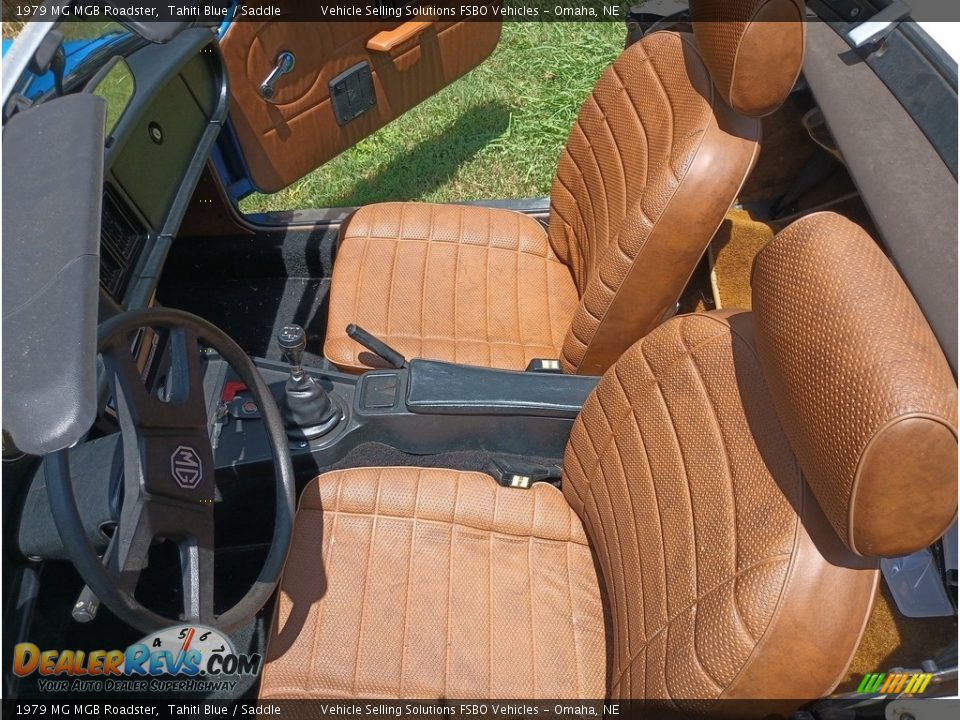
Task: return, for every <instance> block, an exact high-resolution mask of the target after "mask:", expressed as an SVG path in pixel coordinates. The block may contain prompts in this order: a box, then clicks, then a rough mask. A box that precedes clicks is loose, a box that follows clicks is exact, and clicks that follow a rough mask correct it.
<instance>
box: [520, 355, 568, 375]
mask: <svg viewBox="0 0 960 720" xmlns="http://www.w3.org/2000/svg"><path fill="white" fill-rule="evenodd" d="M525 372H535V373H553V374H562V373H563V368H562V367H560V361H559V360H553V359H550V358H534V359H533V360H531V361H530V364H529V365H527V369H526V371H525Z"/></svg>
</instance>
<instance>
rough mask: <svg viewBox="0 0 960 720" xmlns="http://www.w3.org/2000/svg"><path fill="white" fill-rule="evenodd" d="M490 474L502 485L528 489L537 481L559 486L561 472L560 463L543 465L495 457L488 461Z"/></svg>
mask: <svg viewBox="0 0 960 720" xmlns="http://www.w3.org/2000/svg"><path fill="white" fill-rule="evenodd" d="M490 474H491V475H493V478H494V480H496V481H497V483H499V484H500V485H502V486H503V487H509V488H519V489H521V490H529V489H530V488H531V487H532V486H533V484H534V483H538V482H548V483H551V484H553V485H557V486H559V484H560V477H561V476H562V474H563V472H562V470H561V468H560V465H554V466H552V467H545V466H543V465H540V464H537V463H525V462H522V461H516V460H512V459H504V458H495V459H493V460H491V461H490Z"/></svg>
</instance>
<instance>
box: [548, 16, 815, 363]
mask: <svg viewBox="0 0 960 720" xmlns="http://www.w3.org/2000/svg"><path fill="white" fill-rule="evenodd" d="M690 5H691V11H692V13H693V18H694V20H695V22H694V36H690V35H686V34H681V33H675V32H657V33H653V34H651V35H648V36H646V37H644V38H643V39H641V40H640V41H639V42H637V43H635V44H634V45H632V46H630V47H629V48H628V49H627V50H626V51H625V52H624V53H623V54H622V55H621V56H620V57H619V58H617V60H616V61H615V62H614V63H613V65H612V66H611V67H610V68H608V69H607V70H606V72H604V73H603V75H602V76H601V77H600V80H599V81H598V82H597V85H596V87H595V88H594V90H593V92H592V93H591V95H590V96H589V97H588V98H587V100H586V102H585V103H584V105H583V108H582V109H581V111H580V115H579V117H578V118H577V120H576V122H575V123H574V125H573V128H572V130H571V132H570V137H569V139H568V140H567V145H566V147H565V148H564V150H563V153H562V155H561V157H560V161H559V164H558V167H557V175H556V178H555V180H554V183H553V188H552V191H551V207H550V221H549V238H550V245H551V247H552V248H553V251H554V252H555V253H556V255H557V256H558V257H559V258H560V259H561V260H562V261H563V262H565V263H566V264H567V265H568V266H569V268H570V271H571V273H572V275H573V278H574V282H575V283H576V286H577V290H578V292H579V294H580V304H579V307H578V308H577V310H576V313H575V315H574V318H573V320H572V322H571V326H570V329H569V331H568V333H567V337H566V340H565V342H564V345H563V348H562V351H561V354H560V359H561V363H562V365H563V367H564V370H565V371H567V372H579V373H581V374H600V373H602V372H603V371H605V370H606V369H607V368H608V367H609V366H610V365H611V364H612V363H613V362H614V361H615V360H616V359H617V358H618V357H619V356H620V355H621V354H622V353H623V351H624V350H626V349H627V348H628V347H629V346H630V345H631V344H632V343H633V342H634V341H635V340H637V338H640V337H642V336H643V335H645V334H646V333H647V332H649V331H650V330H651V329H652V328H653V327H654V326H655V325H656V324H657V323H658V322H660V321H662V320H663V319H664V317H665V316H666V315H667V314H668V313H669V312H670V311H671V310H672V308H673V307H674V305H675V304H676V302H677V299H678V298H679V296H680V294H681V292H682V291H683V288H684V286H685V285H686V282H687V280H688V279H689V277H690V275H691V274H692V273H693V270H694V268H695V267H696V264H697V262H698V261H699V259H700V257H701V256H702V255H703V253H704V251H705V250H706V247H707V244H708V243H709V242H710V239H711V238H712V237H713V235H714V234H715V232H716V230H717V228H718V227H719V226H720V223H721V222H722V221H723V216H724V214H725V213H726V212H727V210H728V209H729V208H730V205H731V204H732V203H733V201H734V199H735V198H736V196H737V194H738V192H739V191H740V188H741V186H742V184H743V182H744V180H745V179H746V177H747V175H748V174H749V172H750V170H751V169H752V167H753V165H754V162H755V160H756V156H757V153H758V148H759V144H758V143H759V139H760V124H759V120H758V119H757V118H759V117H761V116H762V115H766V114H768V113H770V112H772V111H773V110H775V109H776V108H777V107H778V106H779V105H780V104H781V103H782V102H783V100H784V99H785V98H786V97H787V95H788V94H789V92H790V90H791V89H792V88H793V85H794V83H795V81H796V78H797V76H798V74H799V72H800V68H801V65H802V62H803V49H804V26H803V22H802V21H801V20H802V17H803V16H802V2H801V0H744V1H742V2H738V3H734V5H736V7H735V8H734V10H732V11H731V10H728V11H721V10H719V9H717V3H714V2H705V1H704V0H694V1H693V2H691V3H690ZM732 18H742V19H743V21H742V22H734V21H733V20H732ZM731 105H732V107H731Z"/></svg>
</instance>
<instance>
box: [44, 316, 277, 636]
mask: <svg viewBox="0 0 960 720" xmlns="http://www.w3.org/2000/svg"><path fill="white" fill-rule="evenodd" d="M147 327H152V328H166V329H168V330H169V340H168V342H169V346H170V360H171V365H170V370H169V372H168V374H167V379H166V383H165V387H164V397H162V398H161V397H158V395H157V394H151V393H150V392H149V391H148V390H147V388H146V386H145V385H144V383H143V381H142V379H141V376H140V371H139V369H138V368H137V365H136V361H135V360H134V357H133V354H132V351H131V346H132V341H133V337H134V333H135V332H136V331H137V330H139V329H141V328H147ZM201 341H202V342H203V344H204V345H206V346H207V347H209V348H212V349H213V350H216V351H217V352H218V353H219V354H220V356H221V357H222V358H223V359H224V360H225V361H226V362H227V363H228V364H229V365H230V366H231V367H232V368H233V369H234V370H235V371H236V373H237V374H238V375H239V376H240V379H241V380H242V381H243V382H244V384H246V386H247V388H248V389H249V390H250V392H251V393H252V395H253V398H254V400H255V401H256V403H257V405H258V407H259V408H260V413H261V416H262V418H263V421H264V426H265V430H266V433H267V437H268V439H269V442H270V446H271V449H272V451H273V470H274V474H275V479H276V491H277V494H276V518H275V521H274V527H273V538H272V540H271V545H270V550H269V552H268V553H267V557H266V560H265V562H264V565H263V568H262V569H261V571H260V574H259V576H258V577H257V580H256V581H255V582H254V584H253V586H252V587H251V588H250V590H249V591H248V592H247V594H246V595H244V597H243V598H242V599H241V600H240V601H239V602H238V603H237V604H236V605H234V606H233V607H232V608H230V609H229V610H227V611H226V612H224V613H223V614H221V615H219V616H217V615H215V614H214V606H213V585H214V573H213V561H214V533H213V529H214V514H213V510H214V490H215V483H214V467H215V466H214V460H213V447H212V445H211V443H210V436H209V434H208V433H209V430H208V428H209V418H208V412H207V407H206V402H205V401H204V394H203V374H202V370H201V365H200V353H201V350H200V346H199V343H200V342H201ZM98 352H99V353H100V354H101V355H102V357H103V362H104V367H105V369H106V372H107V379H108V383H109V386H110V389H111V390H112V391H113V397H114V398H115V400H116V404H117V414H118V418H119V422H120V430H121V434H122V437H123V491H124V492H123V504H122V506H121V509H120V518H119V522H118V524H117V527H116V529H115V530H114V536H113V538H112V540H111V542H110V546H109V548H108V550H107V552H106V554H105V556H104V559H103V560H102V561H101V559H100V558H99V557H98V556H97V553H96V551H95V549H94V547H93V545H92V544H91V542H90V540H89V538H88V537H87V534H86V532H85V530H84V526H83V523H82V521H81V518H80V513H79V511H78V510H77V502H76V498H75V496H74V492H73V483H72V481H71V479H70V467H69V463H68V458H67V451H66V450H61V451H59V452H57V453H54V454H51V455H48V456H47V457H46V458H45V462H46V476H47V494H48V496H49V498H50V506H51V509H52V511H53V518H54V521H55V523H56V526H57V530H59V532H60V537H61V539H62V540H63V542H64V544H65V546H66V550H67V552H68V553H69V556H70V558H71V560H72V561H73V564H74V566H75V567H76V569H77V571H78V572H79V573H80V576H81V577H82V578H83V580H84V581H85V582H86V583H87V586H88V587H89V588H90V590H92V591H93V593H94V594H96V596H97V597H98V598H99V599H100V601H101V602H103V603H104V604H105V605H106V606H107V607H109V608H110V610H112V611H113V613H114V614H115V615H116V616H117V617H119V618H120V619H121V620H123V621H124V622H126V623H127V624H129V625H132V626H134V627H136V628H138V629H140V630H142V631H143V632H145V633H149V632H153V631H155V630H159V629H160V628H163V627H168V626H170V625H174V624H177V623H182V622H193V623H200V624H203V625H208V626H212V627H214V628H216V629H218V630H220V631H222V632H230V631H231V630H233V629H236V628H237V627H239V626H240V625H242V624H244V623H246V622H248V621H249V620H251V619H252V618H253V617H254V616H255V615H256V613H257V612H259V610H260V609H261V608H262V607H263V606H264V605H265V604H266V602H267V600H269V598H270V595H271V593H273V590H274V588H275V587H276V585H277V582H278V581H279V579H280V573H281V572H282V570H283V564H284V561H285V560H286V556H287V550H288V549H289V546H290V537H291V534H292V531H293V513H294V501H295V494H296V488H295V484H294V475H293V465H292V463H291V460H290V453H289V449H288V446H287V437H286V433H285V432H284V426H283V421H282V419H281V417H280V411H279V410H278V409H277V404H276V401H275V400H274V398H273V395H272V394H271V392H270V389H269V388H268V387H267V384H266V382H265V381H264V380H263V378H262V377H261V376H260V373H259V372H258V371H257V369H256V367H255V366H254V364H253V362H252V361H251V360H250V358H249V357H248V356H247V355H246V353H244V352H243V350H241V349H240V347H239V346H238V345H237V344H236V343H235V342H234V341H233V340H231V339H230V338H229V337H228V336H227V335H226V334H225V333H224V332H223V331H222V330H220V329H219V328H217V327H215V326H214V325H212V324H211V323H209V322H207V321H206V320H203V319H202V318H199V317H197V316H195V315H191V314H190V313H186V312H183V311H180V310H173V309H167V308H155V309H145V310H134V311H130V312H126V313H123V314H121V315H118V316H116V317H114V318H111V319H110V320H107V321H106V322H104V323H103V324H102V325H101V326H100V328H99V331H98ZM157 537H163V538H166V539H167V540H171V541H173V542H175V543H177V545H178V547H179V551H180V570H181V577H182V585H183V616H182V617H180V618H166V617H163V616H161V615H159V614H157V613H155V612H153V611H152V610H149V609H147V608H146V607H144V606H143V605H142V604H141V603H140V602H139V601H137V600H136V598H135V597H134V591H135V589H136V585H137V580H138V578H139V576H140V573H141V571H142V570H143V569H144V568H145V567H146V566H147V561H148V552H149V550H150V545H151V543H152V542H153V540H154V539H155V538H157Z"/></svg>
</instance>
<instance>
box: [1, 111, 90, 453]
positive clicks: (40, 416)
mask: <svg viewBox="0 0 960 720" xmlns="http://www.w3.org/2000/svg"><path fill="white" fill-rule="evenodd" d="M105 122H106V103H105V102H104V100H103V99H102V98H99V97H96V96H94V95H89V94H79V95H68V96H66V97H62V98H57V99H55V100H51V101H49V102H45V103H43V104H41V105H38V106H37V107H35V108H31V109H29V110H26V111H23V112H20V113H17V114H16V115H14V116H13V117H12V118H11V119H10V120H9V121H8V122H7V125H6V127H5V128H4V131H3V247H2V252H3V427H4V429H5V430H6V431H7V432H8V433H9V434H10V438H11V439H12V440H13V442H14V443H15V444H16V446H17V447H18V448H19V449H20V450H22V451H24V452H28V453H31V454H34V455H44V454H46V453H50V452H53V451H55V450H60V449H62V448H66V447H69V446H70V445H73V444H74V443H75V442H77V441H78V440H79V439H80V438H81V437H82V436H83V434H84V433H85V432H86V431H87V430H88V429H89V428H90V425H91V424H92V423H93V420H94V417H95V415H96V403H97V395H96V384H97V373H96V356H97V348H96V342H97V303H98V283H99V266H100V250H99V246H100V208H101V203H102V196H103V161H104V127H105Z"/></svg>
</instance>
